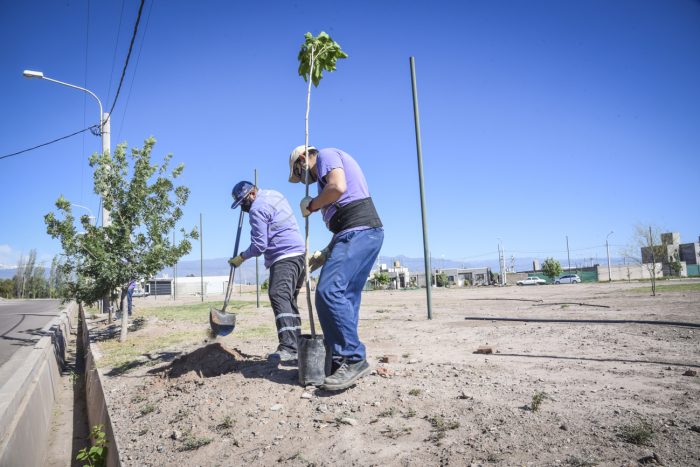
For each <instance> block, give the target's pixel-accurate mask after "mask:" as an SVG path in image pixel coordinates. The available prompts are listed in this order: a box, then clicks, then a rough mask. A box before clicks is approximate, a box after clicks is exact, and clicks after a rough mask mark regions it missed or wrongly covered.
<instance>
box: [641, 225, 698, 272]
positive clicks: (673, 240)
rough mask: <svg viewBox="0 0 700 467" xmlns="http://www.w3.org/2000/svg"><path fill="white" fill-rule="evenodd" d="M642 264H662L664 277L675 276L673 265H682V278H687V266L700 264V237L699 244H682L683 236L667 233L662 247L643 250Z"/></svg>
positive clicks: (644, 248)
mask: <svg viewBox="0 0 700 467" xmlns="http://www.w3.org/2000/svg"><path fill="white" fill-rule="evenodd" d="M641 254H642V263H643V264H650V263H653V262H656V263H661V268H662V272H663V275H664V276H667V275H673V272H672V270H671V263H673V262H674V261H679V262H680V263H681V276H687V275H688V273H687V265H697V264H698V262H700V237H699V238H698V242H694V243H681V234H680V233H678V232H667V233H663V234H661V245H654V246H653V248H652V247H651V246H645V247H642V248H641Z"/></svg>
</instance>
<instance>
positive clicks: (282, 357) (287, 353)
mask: <svg viewBox="0 0 700 467" xmlns="http://www.w3.org/2000/svg"><path fill="white" fill-rule="evenodd" d="M267 358H268V359H269V360H279V361H280V362H291V361H294V360H296V359H297V353H296V352H295V351H294V350H289V349H287V348H286V347H282V346H279V347H277V350H276V351H275V352H274V353H271V354H270V355H268V356H267Z"/></svg>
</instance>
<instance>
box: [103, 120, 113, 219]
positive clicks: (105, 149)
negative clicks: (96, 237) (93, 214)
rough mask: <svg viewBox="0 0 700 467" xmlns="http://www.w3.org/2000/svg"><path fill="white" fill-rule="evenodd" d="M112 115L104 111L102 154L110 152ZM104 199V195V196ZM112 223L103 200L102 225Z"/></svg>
mask: <svg viewBox="0 0 700 467" xmlns="http://www.w3.org/2000/svg"><path fill="white" fill-rule="evenodd" d="M109 117H110V115H109V114H108V113H106V112H105V113H104V119H103V123H102V154H109V153H110V149H109V145H110V137H109V135H110V127H111V121H112V120H111V119H110V118H109ZM103 200H104V196H103ZM111 224H112V222H111V220H110V218H109V211H108V210H107V209H106V208H105V203H104V201H102V226H103V227H109V226H110V225H111Z"/></svg>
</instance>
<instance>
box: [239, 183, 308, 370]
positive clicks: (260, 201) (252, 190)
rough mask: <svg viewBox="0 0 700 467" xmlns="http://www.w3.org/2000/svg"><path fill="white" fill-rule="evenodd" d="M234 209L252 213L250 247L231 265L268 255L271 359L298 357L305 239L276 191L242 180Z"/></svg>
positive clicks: (281, 196)
mask: <svg viewBox="0 0 700 467" xmlns="http://www.w3.org/2000/svg"><path fill="white" fill-rule="evenodd" d="M231 194H232V196H233V199H234V202H233V204H232V205H231V209H235V208H237V207H238V206H240V207H241V209H242V210H243V211H245V212H247V213H248V214H249V217H248V218H249V221H250V246H249V247H248V248H247V249H246V250H244V251H243V253H241V254H240V255H238V256H236V257H234V258H231V259H230V260H229V264H231V265H232V266H234V267H240V266H241V264H243V262H244V261H245V260H247V259H249V258H253V257H257V256H260V255H264V256H265V267H266V268H269V269H270V282H269V284H270V286H269V288H268V294H269V296H270V303H271V304H272V310H273V311H274V313H275V325H276V326H277V338H278V340H279V346H278V347H277V351H276V352H274V353H272V354H270V356H269V357H270V358H277V359H279V360H280V361H291V360H295V359H296V358H297V340H298V338H299V334H300V333H301V317H300V315H299V309H298V308H297V295H298V294H299V285H300V283H301V282H300V278H301V277H302V276H303V274H304V251H305V248H304V240H303V238H302V236H301V233H300V232H299V226H298V224H297V220H296V218H295V217H294V214H293V212H292V208H291V207H290V206H289V202H287V199H286V198H285V197H284V196H283V195H282V194H281V193H279V192H277V191H274V190H259V189H258V188H257V187H255V186H254V185H253V184H252V183H250V182H247V181H242V182H239V183H237V184H236V186H234V187H233V192H232V193H231Z"/></svg>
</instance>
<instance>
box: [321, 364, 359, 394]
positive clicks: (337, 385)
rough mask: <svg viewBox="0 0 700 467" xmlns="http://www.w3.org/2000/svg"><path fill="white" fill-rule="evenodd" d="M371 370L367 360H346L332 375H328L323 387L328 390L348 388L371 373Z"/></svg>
mask: <svg viewBox="0 0 700 467" xmlns="http://www.w3.org/2000/svg"><path fill="white" fill-rule="evenodd" d="M370 370H371V369H370V367H369V363H367V360H361V361H359V362H355V363H349V362H345V361H344V362H343V363H341V364H340V366H339V367H338V369H337V370H335V371H334V372H333V374H332V375H330V376H327V377H326V380H325V381H324V382H323V385H321V388H322V389H325V390H327V391H341V390H343V389H347V388H349V387H350V386H352V385H354V384H355V383H357V380H359V379H360V378H362V377H363V376H365V375H367V374H369V372H370Z"/></svg>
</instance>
